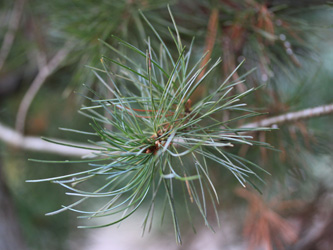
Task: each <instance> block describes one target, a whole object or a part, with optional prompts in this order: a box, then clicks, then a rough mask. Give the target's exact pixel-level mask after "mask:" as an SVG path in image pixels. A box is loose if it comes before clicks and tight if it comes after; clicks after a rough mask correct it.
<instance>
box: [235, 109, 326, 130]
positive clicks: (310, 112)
mask: <svg viewBox="0 0 333 250" xmlns="http://www.w3.org/2000/svg"><path fill="white" fill-rule="evenodd" d="M331 113H333V103H331V104H328V105H323V106H318V107H315V108H308V109H303V110H300V111H296V112H289V113H286V114H283V115H278V116H274V117H270V118H265V119H262V120H260V121H257V122H251V123H248V124H245V125H243V126H241V128H257V127H275V126H277V125H278V124H283V123H288V122H294V121H297V120H301V119H302V120H304V119H309V118H313V117H317V116H323V115H328V114H331Z"/></svg>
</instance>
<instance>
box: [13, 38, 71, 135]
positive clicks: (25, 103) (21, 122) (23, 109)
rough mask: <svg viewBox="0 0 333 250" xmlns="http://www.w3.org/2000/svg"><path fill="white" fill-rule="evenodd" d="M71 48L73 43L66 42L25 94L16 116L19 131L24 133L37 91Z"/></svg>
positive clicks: (16, 125) (41, 70)
mask: <svg viewBox="0 0 333 250" xmlns="http://www.w3.org/2000/svg"><path fill="white" fill-rule="evenodd" d="M71 48H72V44H71V43H70V42H68V43H66V44H65V45H64V47H63V48H62V49H61V50H59V51H58V52H57V53H56V54H55V56H54V57H53V58H52V59H51V60H50V61H49V62H48V63H47V64H46V65H45V66H44V67H42V68H41V69H40V71H39V72H38V74H37V76H36V77H35V79H34V80H33V82H32V84H31V86H30V88H29V89H28V91H27V92H26V94H25V95H24V97H23V100H22V102H21V104H20V107H19V109H18V112H17V116H16V124H15V128H16V130H17V131H18V132H20V133H23V130H24V127H25V120H26V116H27V112H28V110H29V107H30V105H31V103H32V101H33V99H34V98H35V96H36V94H37V92H38V91H39V89H40V88H41V86H42V85H43V83H44V82H45V80H46V78H47V77H48V76H50V75H51V74H52V73H53V72H54V71H55V70H56V69H57V68H58V66H59V65H60V64H61V63H62V62H63V61H64V60H65V58H66V56H67V55H68V53H69V52H70V50H71Z"/></svg>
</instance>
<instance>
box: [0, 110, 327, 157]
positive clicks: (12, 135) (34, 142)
mask: <svg viewBox="0 0 333 250" xmlns="http://www.w3.org/2000/svg"><path fill="white" fill-rule="evenodd" d="M332 113H333V104H328V105H323V106H318V107H315V108H308V109H304V110H300V111H297V112H290V113H286V114H283V115H279V116H274V117H270V118H265V119H262V120H260V121H257V122H252V123H248V124H245V125H243V126H241V128H253V127H272V126H274V125H277V124H284V123H288V122H293V121H297V120H302V119H309V118H313V117H318V116H324V115H329V114H332ZM0 140H1V141H3V142H5V143H6V144H8V145H11V146H14V147H17V148H21V149H24V150H28V151H38V152H48V153H52V154H58V155H64V156H79V157H80V156H85V155H89V154H91V153H92V151H91V150H87V149H81V148H72V147H67V146H62V145H58V144H53V143H49V142H47V141H44V140H42V139H41V138H39V137H34V136H23V135H22V134H21V133H18V132H16V131H15V130H13V129H11V128H9V127H7V126H4V125H2V124H1V123H0ZM55 141H60V140H58V139H55ZM63 142H64V141H63ZM65 143H66V144H72V145H80V146H84V147H90V146H91V145H88V144H80V143H77V142H69V141H68V142H65Z"/></svg>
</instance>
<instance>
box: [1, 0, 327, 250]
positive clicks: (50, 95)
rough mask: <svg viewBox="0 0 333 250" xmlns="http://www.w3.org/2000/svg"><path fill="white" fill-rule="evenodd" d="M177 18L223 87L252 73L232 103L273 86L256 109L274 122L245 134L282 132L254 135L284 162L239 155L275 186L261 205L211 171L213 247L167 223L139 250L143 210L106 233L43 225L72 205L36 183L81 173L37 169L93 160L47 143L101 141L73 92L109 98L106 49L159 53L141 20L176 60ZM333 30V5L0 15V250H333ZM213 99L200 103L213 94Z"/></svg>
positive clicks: (131, 6)
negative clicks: (216, 218)
mask: <svg viewBox="0 0 333 250" xmlns="http://www.w3.org/2000/svg"><path fill="white" fill-rule="evenodd" d="M167 4H170V7H171V10H172V13H173V15H174V17H175V20H176V23H177V25H178V28H179V31H180V33H181V36H182V38H183V40H184V43H185V44H188V45H189V44H190V43H191V41H192V37H195V43H194V49H193V51H194V58H197V59H198V58H200V57H201V55H202V54H203V53H205V52H206V51H209V52H208V54H209V55H210V56H211V57H212V58H218V57H220V56H221V57H222V59H223V61H222V64H221V67H220V69H219V70H216V71H214V73H213V77H214V78H215V79H221V81H223V80H224V79H225V78H226V77H227V76H228V75H229V74H230V73H231V72H233V71H234V69H235V68H236V67H237V65H238V64H239V63H240V62H241V61H242V60H243V59H245V63H244V64H243V65H242V67H241V68H240V69H239V70H238V71H237V73H236V74H234V75H233V80H236V79H237V78H238V77H239V76H240V75H243V74H244V73H246V72H248V71H251V73H250V74H248V75H247V76H246V78H245V80H246V81H245V83H244V84H242V85H239V86H238V87H237V88H236V89H235V91H237V92H243V91H246V90H247V89H250V88H252V87H259V86H261V85H263V84H264V86H263V87H261V88H259V89H258V90H257V91H256V92H255V94H253V95H250V96H247V97H246V100H245V101H246V103H247V104H248V106H249V107H251V108H252V109H255V110H257V111H259V112H262V113H265V115H263V116H260V117H257V118H255V119H253V120H246V121H242V122H240V123H239V124H237V125H238V126H243V125H244V124H247V123H249V122H253V123H254V124H257V125H262V124H264V125H265V126H268V127H274V128H278V130H273V131H271V132H258V133H256V134H253V136H254V138H255V139H256V140H258V141H262V142H268V143H269V144H271V145H272V146H273V147H274V148H275V149H277V150H276V151H274V150H266V149H264V148H250V147H247V146H242V147H239V148H235V149H233V152H234V153H236V154H238V155H240V156H242V157H245V158H247V159H249V160H251V161H253V162H255V163H257V164H259V165H260V166H261V167H263V168H264V169H266V170H267V171H269V172H270V173H271V175H266V176H264V179H265V181H266V184H265V185H262V186H261V189H262V192H263V194H262V195H260V194H259V193H258V192H257V191H255V190H251V189H243V188H241V186H240V185H239V183H238V182H237V180H235V179H234V178H233V177H232V175H231V174H230V173H226V171H223V169H222V170H219V169H216V170H214V171H212V175H213V180H214V185H215V187H216V188H217V190H218V194H219V197H220V200H221V204H220V205H219V207H218V209H219V213H220V224H221V226H220V227H217V226H216V227H215V233H213V232H211V231H210V230H209V229H208V228H206V227H204V221H202V220H200V217H198V220H197V221H196V220H195V221H194V223H195V225H196V234H195V233H194V232H193V230H192V227H191V225H190V224H189V223H188V222H187V219H185V217H186V216H183V217H184V221H183V220H181V221H180V224H181V231H182V233H183V245H182V246H178V245H177V244H176V242H175V239H174V233H173V226H172V224H171V223H172V222H171V220H169V219H166V220H165V222H164V224H163V225H162V226H160V221H159V219H157V220H155V223H154V224H156V225H154V226H153V229H152V232H151V233H150V234H146V235H145V236H144V237H143V238H142V237H141V234H142V231H141V223H142V219H143V217H144V216H143V214H144V212H145V206H144V205H143V208H142V209H141V210H140V211H139V212H138V213H136V214H134V215H133V216H132V217H130V218H129V219H127V220H126V221H124V222H123V223H122V224H121V226H120V227H117V226H113V227H110V228H104V229H90V230H83V229H77V228H76V227H77V226H78V225H81V224H84V221H82V220H77V219H76V215H75V214H73V213H71V212H64V213H61V214H58V215H54V216H48V217H46V216H45V215H44V214H45V213H47V212H50V211H53V210H56V209H58V208H60V207H61V205H66V204H69V203H70V202H71V198H70V197H68V196H66V195H65V190H64V189H63V188H61V187H60V186H58V185H56V184H52V183H26V182H25V181H26V180H28V179H38V178H46V177H52V176H57V175H64V174H68V173H72V172H73V171H74V170H75V168H77V165H74V164H59V165H57V164H52V165H50V164H45V163H36V162H31V161H28V159H31V158H33V159H46V160H48V159H49V160H65V159H77V158H78V157H79V155H81V154H82V153H81V152H77V151H75V150H74V151H70V150H68V149H66V150H64V149H59V150H55V149H54V150H53V149H52V146H51V145H49V144H43V142H41V140H40V139H39V138H40V137H41V136H46V137H52V138H57V139H62V140H68V141H75V142H81V143H86V142H87V138H84V136H82V135H78V134H75V133H68V132H64V131H61V130H59V127H65V128H73V129H81V130H87V131H89V130H90V129H91V128H90V127H89V125H88V123H89V120H88V118H85V117H84V116H82V115H80V114H78V112H77V110H78V109H79V108H80V107H81V106H82V105H84V102H85V100H84V99H83V98H82V97H80V95H77V94H75V92H80V93H83V94H84V93H85V91H86V89H85V88H84V87H82V84H83V83H84V84H86V85H88V86H90V87H92V88H93V89H95V90H96V91H98V90H99V89H100V86H99V83H98V81H97V80H96V78H95V77H94V76H93V74H92V73H91V70H89V68H87V67H86V65H89V66H93V67H96V66H97V65H98V63H99V59H100V58H101V55H103V54H105V55H109V56H116V55H115V54H112V53H110V51H109V50H108V49H107V48H106V47H105V46H103V44H102V43H101V42H99V41H98V39H101V40H103V41H106V42H107V43H109V44H112V45H113V46H115V47H117V46H118V43H117V41H116V40H115V39H114V38H112V37H111V35H116V36H118V37H121V38H122V39H123V40H125V41H129V42H130V43H132V44H134V45H135V46H138V47H140V48H142V49H145V40H146V39H147V37H148V36H150V37H151V40H152V43H153V45H154V46H158V41H157V39H155V38H153V37H154V35H153V34H152V32H151V31H150V29H149V28H148V27H147V24H146V23H145V22H144V21H143V20H142V18H141V17H140V15H139V12H138V10H139V9H141V10H142V11H143V13H144V14H145V16H146V17H147V18H148V19H149V20H150V21H151V23H153V24H154V26H155V28H156V29H157V30H158V31H159V32H160V35H161V36H162V38H163V39H164V40H165V42H166V43H167V44H170V46H171V48H173V49H174V50H175V52H176V48H175V47H174V46H173V45H172V44H173V40H172V38H171V37H170V34H169V32H168V27H172V22H171V20H170V16H169V14H168V10H167V7H166V6H167ZM332 24H333V15H332V8H331V3H329V2H327V1H321V0H312V1H311V0H300V1H292V0H266V1H264V0H262V1H260V0H244V1H243V0H215V1H214V0H211V1H204V0H191V1H190V0H183V1H176V0H175V1H166V0H126V1H113V0H109V1H107V0H98V1H92V0H54V1H41V0H15V1H1V2H0V249H3V250H7V249H8V250H11V249H32V250H35V249H59V250H60V249H66V250H67V249H70V250H75V249H87V250H88V249H97V250H99V249H157V248H158V249H169V250H171V249H202V248H205V249H265V250H266V249H292V250H294V249H295V250H296V249H309V250H310V249H311V250H312V249H318V250H319V249H320V250H326V249H327V250H328V249H332V248H333V239H332V237H331V236H332V234H333V197H332V189H333V155H332V150H333V140H332V139H333V130H332V124H333V30H332V28H333V26H332ZM154 43H155V44H154ZM124 53H125V52H124ZM175 54H176V55H177V52H176V53H175ZM203 86H204V87H202V88H201V89H200V91H198V93H197V94H196V96H194V97H193V100H194V101H195V100H199V99H200V98H201V97H203V96H204V95H205V94H206V93H208V92H209V91H210V90H212V89H214V87H215V86H214V85H213V84H209V83H207V84H205V85H203ZM297 112H298V113H297ZM282 115H284V116H282ZM223 116H225V117H221V120H223V119H228V117H229V116H230V114H228V113H225V114H224V115H223ZM179 202H180V208H181V200H180V201H179ZM183 213H185V212H183ZM180 214H182V212H181V211H180ZM156 217H158V212H157V215H156ZM180 217H182V216H180ZM212 217H213V215H212Z"/></svg>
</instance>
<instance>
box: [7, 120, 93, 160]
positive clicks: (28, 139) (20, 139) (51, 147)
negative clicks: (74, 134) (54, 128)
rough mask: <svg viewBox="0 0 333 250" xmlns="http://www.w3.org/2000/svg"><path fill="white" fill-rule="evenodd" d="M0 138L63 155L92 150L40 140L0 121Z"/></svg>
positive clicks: (15, 145)
mask: <svg viewBox="0 0 333 250" xmlns="http://www.w3.org/2000/svg"><path fill="white" fill-rule="evenodd" d="M0 140H1V141H3V142H5V143H6V144H8V145H10V146H13V147H16V148H20V149H24V150H29V151H37V152H45V153H52V154H57V155H64V156H86V155H91V153H92V151H91V150H88V149H82V148H74V147H69V146H63V145H59V144H55V143H50V142H47V141H44V140H42V139H41V138H39V137H35V136H23V135H22V134H20V133H18V132H17V131H15V130H13V129H11V128H9V127H7V126H4V125H2V124H1V123H0ZM54 140H55V141H59V142H60V141H61V142H63V143H67V144H74V145H78V146H81V147H91V145H86V144H81V143H76V142H75V143H74V142H68V141H64V140H59V139H54Z"/></svg>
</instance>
